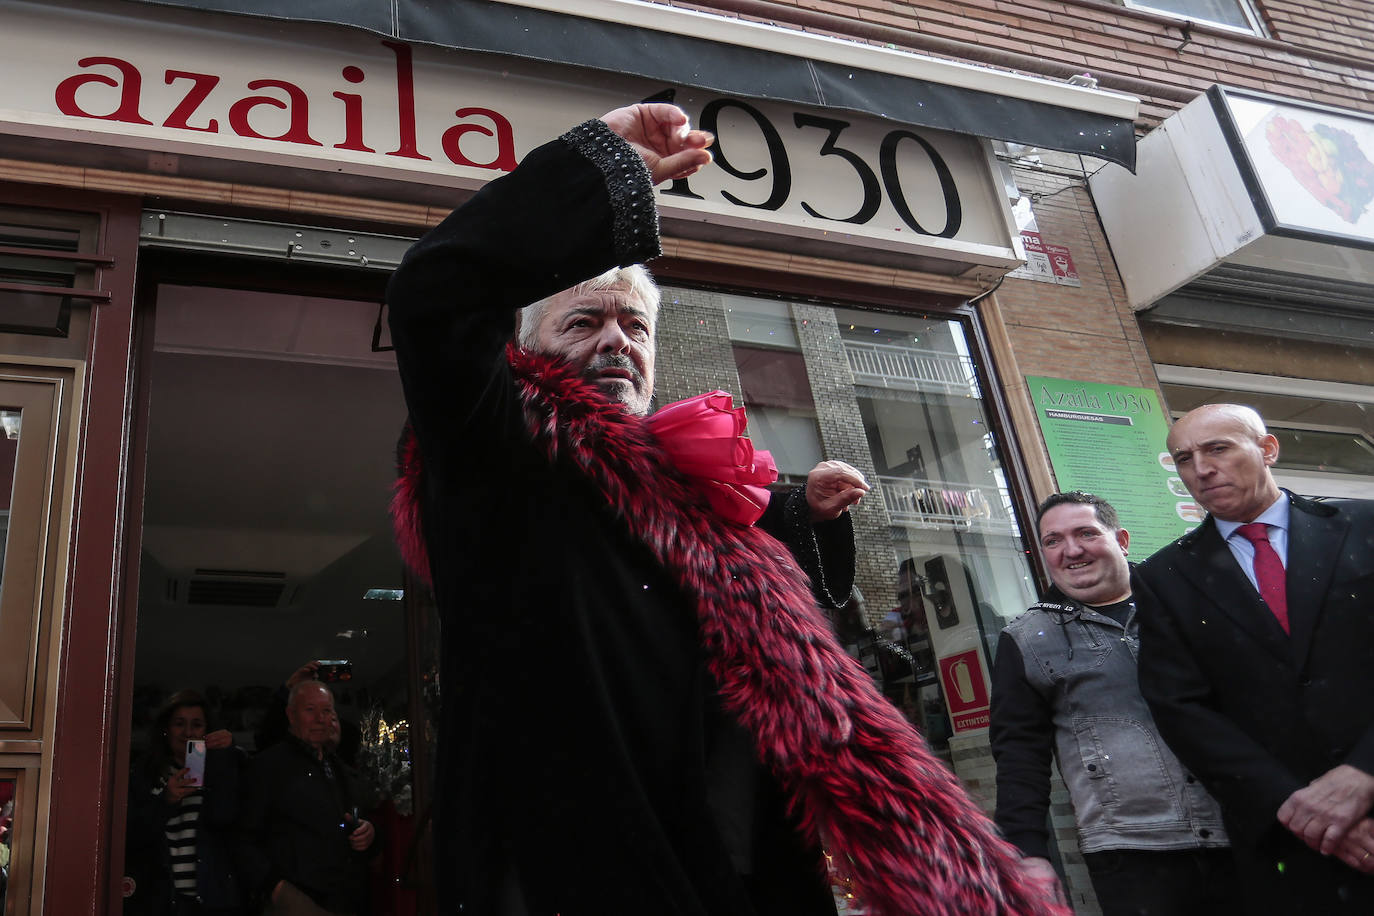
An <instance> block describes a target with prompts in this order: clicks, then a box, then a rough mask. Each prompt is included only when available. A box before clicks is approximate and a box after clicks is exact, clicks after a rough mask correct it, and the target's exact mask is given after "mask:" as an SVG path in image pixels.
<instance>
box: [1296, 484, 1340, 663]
mask: <svg viewBox="0 0 1374 916" xmlns="http://www.w3.org/2000/svg"><path fill="white" fill-rule="evenodd" d="M1309 506H1310V504H1309V503H1307V501H1306V500H1303V499H1300V498H1296V497H1295V498H1293V499H1292V501H1291V502H1290V507H1291V510H1290V512H1289V513H1288V567H1287V571H1286V574H1285V576H1284V583H1285V585H1286V586H1287V588H1288V627H1289V631H1290V633H1291V634H1292V641H1293V658H1294V660H1295V661H1296V662H1297V664H1298V667H1299V669H1301V668H1302V666H1303V664H1304V663H1305V662H1306V660H1307V652H1308V650H1309V649H1310V648H1311V646H1312V632H1313V631H1314V630H1315V629H1316V627H1317V619H1318V618H1319V617H1320V616H1321V610H1322V604H1323V602H1324V600H1325V598H1326V595H1327V591H1328V590H1329V589H1330V587H1331V578H1332V576H1334V575H1335V572H1336V566H1337V564H1338V563H1339V561H1340V557H1341V545H1342V544H1343V543H1344V542H1345V536H1346V532H1347V530H1348V529H1349V527H1350V523H1349V522H1348V521H1347V520H1346V519H1344V518H1342V517H1341V516H1339V515H1334V514H1332V515H1322V514H1319V513H1317V512H1313V511H1311V509H1310V508H1309Z"/></svg>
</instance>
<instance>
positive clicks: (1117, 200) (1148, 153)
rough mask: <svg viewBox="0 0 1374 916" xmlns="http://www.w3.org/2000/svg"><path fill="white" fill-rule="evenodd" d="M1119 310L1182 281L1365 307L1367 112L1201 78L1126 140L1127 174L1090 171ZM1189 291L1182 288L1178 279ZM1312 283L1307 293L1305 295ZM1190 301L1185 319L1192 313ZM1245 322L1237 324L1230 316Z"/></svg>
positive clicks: (1371, 133) (1372, 213)
mask: <svg viewBox="0 0 1374 916" xmlns="http://www.w3.org/2000/svg"><path fill="white" fill-rule="evenodd" d="M1089 186H1090V187H1091V189H1092V194H1093V200H1094V201H1095V202H1096V203H1097V208H1098V215H1099V216H1100V217H1101V218H1102V225H1103V228H1104V229H1105V230H1106V233H1107V238H1108V240H1109V241H1110V243H1111V248H1112V254H1113V256H1114V257H1115V259H1116V264H1117V267H1118V268H1119V269H1120V271H1121V279H1122V281H1123V282H1124V283H1125V286H1126V295H1127V298H1128V299H1129V300H1130V303H1131V305H1132V306H1133V307H1134V308H1135V309H1137V310H1143V309H1145V308H1147V307H1150V306H1152V305H1154V304H1155V303H1156V302H1158V301H1159V300H1160V299H1161V298H1163V297H1165V296H1167V295H1168V294H1170V293H1172V292H1174V291H1176V290H1179V289H1180V288H1181V287H1183V288H1185V293H1184V295H1185V296H1190V295H1191V296H1192V297H1193V298H1209V297H1210V293H1208V292H1207V290H1208V289H1212V290H1216V289H1223V288H1224V289H1227V290H1228V292H1227V295H1226V296H1225V299H1226V300H1227V307H1226V310H1227V312H1229V313H1231V314H1235V312H1234V309H1235V308H1236V307H1241V308H1244V309H1245V311H1246V312H1247V313H1248V314H1249V315H1251V316H1255V317H1256V318H1258V319H1259V320H1260V321H1265V320H1266V319H1264V318H1262V317H1260V316H1262V315H1263V314H1264V312H1265V308H1263V307H1249V306H1248V305H1247V304H1246V302H1245V300H1247V299H1252V298H1253V299H1255V300H1258V301H1259V302H1284V301H1285V300H1287V301H1290V302H1300V303H1303V305H1302V307H1301V309H1300V310H1299V312H1298V313H1295V314H1294V317H1292V318H1284V319H1283V320H1284V321H1285V322H1287V323H1286V324H1284V325H1274V326H1272V327H1266V328H1264V329H1265V330H1275V331H1277V332H1278V333H1279V334H1280V335H1287V334H1289V333H1290V329H1291V327H1292V326H1295V325H1300V324H1302V323H1304V322H1305V318H1304V317H1302V315H1303V314H1305V313H1304V312H1303V311H1302V310H1306V309H1309V308H1317V309H1321V308H1322V307H1323V304H1326V303H1330V304H1331V307H1332V308H1333V309H1335V314H1337V315H1339V314H1340V310H1341V309H1342V308H1344V307H1345V306H1342V305H1341V304H1340V303H1342V302H1349V303H1358V302H1367V301H1368V300H1369V298H1370V295H1369V288H1370V287H1371V286H1374V116H1371V115H1370V114H1368V113H1366V112H1360V111H1353V110H1340V109H1334V108H1330V107H1326V106H1322V105H1317V104H1314V103H1311V102H1303V101H1299V100H1292V99H1281V98H1278V97H1276V96H1271V95H1267V94H1264V93H1259V92H1254V91H1251V90H1248V89H1225V88H1222V87H1220V86H1212V87H1211V88H1210V89H1208V90H1207V92H1206V93H1205V94H1203V95H1200V96H1198V98H1196V99H1194V100H1193V101H1192V102H1189V103H1188V104H1187V105H1185V106H1183V108H1182V109H1180V110H1179V111H1177V112H1175V113H1174V114H1172V115H1170V116H1169V117H1168V118H1167V119H1165V121H1164V123H1162V124H1161V125H1159V127H1157V128H1155V129H1154V130H1153V131H1151V132H1150V133H1149V134H1148V135H1147V136H1146V137H1145V138H1144V139H1142V140H1141V141H1140V144H1139V158H1138V159H1137V171H1136V173H1135V174H1131V173H1129V172H1127V171H1126V170H1125V169H1122V168H1120V167H1118V166H1107V167H1105V168H1103V169H1101V170H1100V171H1098V172H1095V173H1094V174H1093V175H1092V176H1091V178H1090V179H1089ZM1190 286H1192V287H1195V293H1190V292H1189V291H1187V290H1186V287H1190ZM1314 290H1319V291H1320V293H1319V294H1318V293H1315V292H1314ZM1172 307H1173V308H1187V309H1189V315H1188V317H1189V320H1192V319H1193V318H1194V311H1195V307H1192V306H1184V305H1175V306H1172ZM1239 323H1240V324H1242V325H1244V322H1239Z"/></svg>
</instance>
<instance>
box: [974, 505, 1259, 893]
mask: <svg viewBox="0 0 1374 916" xmlns="http://www.w3.org/2000/svg"><path fill="white" fill-rule="evenodd" d="M1039 534H1040V549H1041V551H1042V552H1043V554H1044V557H1045V565H1046V567H1047V568H1048V569H1049V573H1050V579H1051V580H1052V582H1053V587H1052V588H1051V589H1050V591H1049V594H1048V596H1047V600H1045V601H1042V602H1041V603H1039V604H1037V605H1035V606H1034V607H1032V608H1031V609H1030V610H1028V611H1027V612H1026V613H1024V614H1022V615H1021V616H1020V617H1018V618H1016V620H1014V621H1012V623H1011V624H1010V625H1009V626H1007V628H1006V629H1004V630H1003V631H1002V638H1001V640H1000V641H999V642H998V645H997V660H996V664H995V666H994V673H993V687H992V753H993V757H994V758H995V759H996V761H997V815H996V819H997V824H998V826H999V827H1000V828H1001V829H1002V831H1003V833H1005V834H1006V836H1007V839H1009V840H1011V842H1012V843H1013V844H1015V845H1016V847H1017V848H1018V849H1020V850H1021V853H1022V855H1023V857H1024V858H1023V859H1022V863H1021V864H1022V868H1023V869H1024V870H1025V872H1026V873H1027V875H1028V876H1030V877H1031V878H1032V879H1034V880H1036V881H1038V882H1039V883H1040V884H1041V885H1042V886H1043V887H1044V888H1045V892H1046V894H1047V895H1050V896H1054V897H1059V898H1062V895H1063V890H1062V889H1061V887H1060V885H1059V879H1058V876H1057V875H1056V874H1055V871H1054V868H1053V866H1052V865H1051V864H1050V861H1049V858H1048V856H1049V830H1048V827H1047V816H1048V814H1049V805H1050V759H1051V757H1057V758H1058V761H1059V770H1060V773H1061V774H1062V775H1063V777H1064V782H1065V783H1067V784H1068V787H1069V795H1070V797H1071V799H1072V801H1073V808H1074V816H1075V820H1076V821H1077V824H1078V840H1079V847H1080V849H1081V850H1082V851H1083V857H1084V860H1085V861H1086V863H1087V866H1088V872H1089V874H1090V875H1091V876H1092V881H1093V888H1094V889H1095V890H1096V891H1097V897H1098V900H1099V902H1100V903H1101V905H1102V912H1103V913H1104V916H1117V914H1131V916H1145V914H1149V916H1185V914H1190V913H1196V914H1203V913H1207V914H1225V913H1239V912H1240V910H1239V908H1238V903H1237V898H1238V894H1237V891H1236V889H1235V886H1234V875H1233V869H1232V865H1231V862H1230V855H1229V852H1228V850H1227V848H1226V846H1227V841H1226V833H1225V831H1224V829H1223V828H1222V825H1221V813H1220V811H1219V810H1218V808H1217V805H1216V803H1215V802H1214V801H1213V800H1212V799H1211V797H1210V796H1208V795H1207V793H1206V792H1205V791H1204V790H1203V788H1202V785H1201V783H1199V782H1198V781H1197V780H1196V779H1194V778H1193V776H1191V775H1190V774H1188V773H1187V772H1185V770H1184V768H1183V766H1182V765H1181V764H1180V763H1179V762H1178V758H1176V757H1175V756H1174V755H1173V753H1172V752H1170V750H1169V749H1168V748H1167V747H1166V746H1165V745H1164V741H1163V739H1161V738H1160V736H1159V731H1158V730H1157V729H1156V728H1155V724H1154V720H1153V719H1152V718H1151V717H1150V711H1149V709H1148V708H1147V707H1146V705H1145V701H1144V700H1143V699H1142V698H1141V695H1140V688H1139V687H1138V686H1137V683H1136V655H1137V652H1138V649H1139V640H1138V638H1137V636H1136V620H1135V601H1134V600H1133V598H1132V592H1133V588H1132V586H1133V583H1132V570H1131V567H1130V565H1129V564H1128V563H1127V562H1126V548H1127V546H1128V545H1129V543H1130V534H1129V533H1128V532H1127V531H1126V530H1125V529H1124V528H1122V527H1121V525H1120V523H1119V521H1118V520H1117V515H1116V510H1115V509H1113V508H1112V507H1111V505H1110V504H1109V503H1107V502H1106V501H1105V500H1103V499H1101V498H1100V497H1097V496H1092V495H1089V494H1086V493H1076V492H1075V493H1057V494H1055V495H1053V496H1051V497H1050V498H1049V499H1047V500H1045V502H1044V503H1043V504H1042V505H1041V506H1040V511H1039Z"/></svg>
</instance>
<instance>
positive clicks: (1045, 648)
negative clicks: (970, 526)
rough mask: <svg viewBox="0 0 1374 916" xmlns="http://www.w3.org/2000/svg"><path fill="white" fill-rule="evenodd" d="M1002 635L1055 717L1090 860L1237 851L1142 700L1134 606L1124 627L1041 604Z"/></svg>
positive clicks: (1058, 748) (1067, 605) (1076, 608)
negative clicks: (1104, 854) (1099, 855)
mask: <svg viewBox="0 0 1374 916" xmlns="http://www.w3.org/2000/svg"><path fill="white" fill-rule="evenodd" d="M1003 636H1004V637H1010V638H1011V639H1013V640H1015V642H1016V645H1017V648H1019V649H1020V650H1021V657H1022V661H1023V663H1024V665H1025V673H1026V680H1027V681H1028V682H1029V683H1030V684H1031V686H1032V687H1033V688H1034V689H1035V690H1036V691H1037V692H1038V693H1039V694H1040V695H1041V696H1042V697H1044V698H1045V701H1046V702H1047V703H1048V704H1049V706H1050V708H1051V709H1052V710H1053V715H1054V733H1055V756H1056V758H1057V759H1058V761H1059V772H1060V773H1061V774H1062V775H1063V777H1064V782H1065V784H1066V785H1067V786H1068V788H1069V796H1070V797H1071V799H1072V800H1073V810H1074V817H1075V820H1076V821H1077V823H1078V835H1079V848H1080V849H1081V850H1082V851H1083V852H1100V851H1103V850H1107V849H1186V848H1192V847H1199V846H1226V845H1228V843H1227V838H1226V831H1225V828H1223V827H1222V823H1221V809H1220V807H1219V806H1218V805H1217V803H1216V802H1215V801H1214V800H1213V799H1212V797H1211V796H1210V795H1208V794H1207V791H1206V790H1205V789H1204V788H1203V787H1202V783H1201V782H1199V781H1198V780H1197V779H1196V778H1195V777H1194V776H1192V775H1191V774H1190V773H1188V772H1187V771H1186V770H1185V769H1184V768H1183V764H1182V763H1180V762H1179V760H1178V758H1177V757H1175V756H1174V754H1173V752H1172V751H1170V750H1169V748H1168V747H1167V746H1165V744H1164V739H1163V738H1161V737H1160V735H1159V730H1158V729H1157V728H1156V727H1155V723H1154V718H1153V717H1152V716H1151V715H1150V710H1149V708H1148V707H1147V706H1146V705H1145V700H1144V698H1142V697H1141V695H1140V688H1139V686H1138V685H1137V683H1136V658H1137V657H1138V655H1139V653H1140V638H1139V636H1138V635H1137V629H1136V621H1135V607H1134V605H1132V607H1131V613H1130V616H1129V617H1128V618H1127V620H1126V625H1125V626H1124V627H1123V626H1122V625H1121V624H1119V623H1117V622H1116V621H1115V620H1113V619H1111V618H1110V617H1107V616H1105V615H1103V614H1099V613H1097V612H1096V611H1094V610H1091V609H1090V608H1087V607H1084V606H1083V605H1081V604H1078V603H1077V602H1074V601H1072V600H1069V599H1067V598H1065V599H1064V601H1063V603H1050V602H1042V603H1040V604H1037V605H1035V606H1034V607H1032V608H1031V609H1030V610H1028V611H1027V612H1026V613H1024V614H1022V615H1021V616H1020V617H1018V618H1016V619H1015V620H1013V621H1012V622H1011V623H1010V624H1009V625H1008V626H1007V627H1006V629H1005V630H1004V631H1003Z"/></svg>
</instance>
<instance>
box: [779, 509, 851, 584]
mask: <svg viewBox="0 0 1374 916" xmlns="http://www.w3.org/2000/svg"><path fill="white" fill-rule="evenodd" d="M783 513H784V518H785V525H786V531H787V537H786V540H787V542H788V543H789V544H790V545H791V547H792V552H793V555H794V556H796V558H797V562H798V563H799V564H800V565H801V567H802V570H803V571H804V572H805V573H806V574H807V576H808V577H809V578H810V579H811V591H812V592H813V593H814V594H815V596H816V600H817V601H819V602H820V603H821V606H822V607H828V608H840V607H843V606H844V604H845V602H847V601H848V600H849V596H850V594H851V593H852V591H853V589H854V559H855V558H854V522H853V519H852V518H851V517H850V515H849V513H848V512H844V513H841V514H840V516H839V518H836V519H834V520H832V521H828V522H816V523H812V521H811V508H810V506H808V505H807V502H806V488H805V487H798V488H797V489H795V490H793V491H792V492H790V493H788V494H787V502H786V505H785V507H784V509H783Z"/></svg>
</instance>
